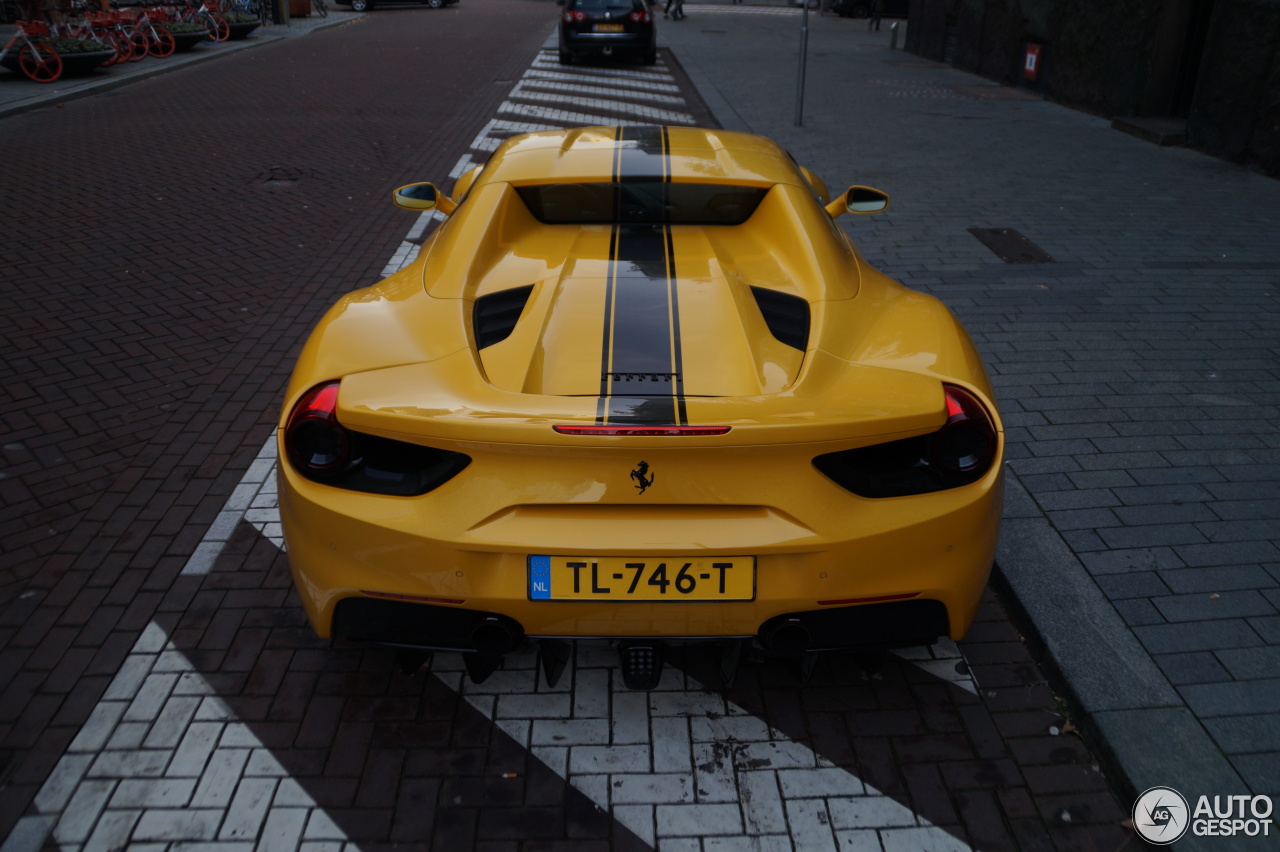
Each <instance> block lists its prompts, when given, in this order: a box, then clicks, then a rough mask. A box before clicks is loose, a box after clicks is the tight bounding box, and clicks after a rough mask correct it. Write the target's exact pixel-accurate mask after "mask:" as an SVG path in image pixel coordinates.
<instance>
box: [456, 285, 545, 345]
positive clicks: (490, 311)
mask: <svg viewBox="0 0 1280 852" xmlns="http://www.w3.org/2000/svg"><path fill="white" fill-rule="evenodd" d="M532 292H533V285H532V284H530V285H529V286H528V287H516V288H514V289H512V290H502V291H501V292H498V293H490V294H489V295H488V296H481V297H480V298H479V299H476V301H475V305H474V307H473V308H472V312H471V321H472V324H473V325H474V327H475V333H476V348H477V349H484V348H485V347H486V346H492V345H493V344H495V343H501V342H502V341H504V340H506V339H507V338H508V337H510V336H511V332H512V331H514V330H515V327H516V323H517V322H519V321H520V314H521V313H523V312H524V306H525V304H526V303H527V302H528V301H529V294H530V293H532Z"/></svg>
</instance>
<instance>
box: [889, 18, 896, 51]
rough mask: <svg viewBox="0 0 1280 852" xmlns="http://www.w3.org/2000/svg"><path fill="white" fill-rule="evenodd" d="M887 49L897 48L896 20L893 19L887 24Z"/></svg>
mask: <svg viewBox="0 0 1280 852" xmlns="http://www.w3.org/2000/svg"><path fill="white" fill-rule="evenodd" d="M889 49H890V50H897V49H898V22H897V21H894V22H893V23H892V24H890V25H889Z"/></svg>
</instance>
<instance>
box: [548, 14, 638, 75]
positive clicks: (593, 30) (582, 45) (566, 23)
mask: <svg viewBox="0 0 1280 852" xmlns="http://www.w3.org/2000/svg"><path fill="white" fill-rule="evenodd" d="M556 2H557V3H559V4H561V5H563V6H564V11H563V12H561V13H560V63H561V64H562V65H568V64H570V63H571V62H573V60H575V59H581V58H585V57H589V56H590V57H602V56H603V57H612V56H618V57H628V58H633V59H639V60H640V61H641V62H643V63H644V64H645V65H652V64H653V63H654V62H656V61H657V60H658V40H657V35H656V33H655V32H654V26H653V13H652V12H651V11H650V10H649V6H648V4H647V3H645V0H556Z"/></svg>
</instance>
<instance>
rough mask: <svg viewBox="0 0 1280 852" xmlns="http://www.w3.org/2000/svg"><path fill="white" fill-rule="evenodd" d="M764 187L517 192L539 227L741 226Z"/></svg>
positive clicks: (554, 187) (604, 186)
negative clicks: (601, 225)
mask: <svg viewBox="0 0 1280 852" xmlns="http://www.w3.org/2000/svg"><path fill="white" fill-rule="evenodd" d="M768 191H769V189H768V187H760V186H729V185H725V184H702V183H667V182H665V181H661V180H650V181H620V182H607V181H606V182H600V183H552V184H543V185H539V186H519V187H516V192H517V193H518V194H519V195H520V198H521V199H522V200H523V201H524V203H525V206H527V207H528V208H529V212H530V213H532V214H533V216H534V218H535V219H537V220H538V221H539V222H541V223H542V224H544V225H591V224H636V225H741V224H742V223H743V222H745V221H747V219H748V218H750V216H751V214H752V213H754V212H755V209H756V207H757V206H759V204H760V201H761V199H763V198H764V196H765V194H766V193H768Z"/></svg>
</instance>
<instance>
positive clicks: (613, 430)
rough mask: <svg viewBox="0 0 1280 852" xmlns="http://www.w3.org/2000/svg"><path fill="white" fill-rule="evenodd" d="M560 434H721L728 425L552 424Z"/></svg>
mask: <svg viewBox="0 0 1280 852" xmlns="http://www.w3.org/2000/svg"><path fill="white" fill-rule="evenodd" d="M551 428H552V429H554V430H556V431H557V432H559V433H560V434H561V435H609V436H631V437H645V438H649V437H679V436H683V437H686V438H689V437H697V436H700V435H723V434H725V433H727V432H728V431H729V429H730V428H731V427H729V426H552V427H551Z"/></svg>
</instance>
